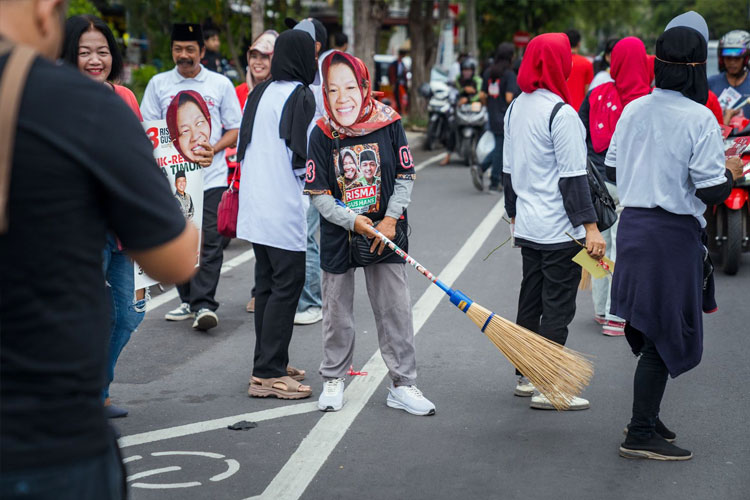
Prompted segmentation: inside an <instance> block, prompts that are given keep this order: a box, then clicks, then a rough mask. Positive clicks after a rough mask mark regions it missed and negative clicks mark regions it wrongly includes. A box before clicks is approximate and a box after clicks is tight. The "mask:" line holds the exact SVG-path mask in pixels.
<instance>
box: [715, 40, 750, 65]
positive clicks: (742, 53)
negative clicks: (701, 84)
mask: <svg viewBox="0 0 750 500" xmlns="http://www.w3.org/2000/svg"><path fill="white" fill-rule="evenodd" d="M718 56H719V71H726V67H725V66H724V56H727V57H743V58H744V62H743V64H742V65H743V66H744V67H747V63H748V57H750V33H748V32H747V31H744V30H732V31H730V32H729V33H727V34H726V35H724V36H723V37H721V40H719V53H718Z"/></svg>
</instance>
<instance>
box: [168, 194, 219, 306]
mask: <svg viewBox="0 0 750 500" xmlns="http://www.w3.org/2000/svg"><path fill="white" fill-rule="evenodd" d="M224 191H226V188H223V187H218V188H213V189H209V190H207V191H205V192H204V193H203V228H202V231H201V233H202V234H201V243H202V245H201V260H200V267H199V268H198V272H197V273H195V275H194V276H193V277H192V278H190V281H188V282H187V283H185V284H182V285H178V286H177V292H178V293H179V294H180V301H181V302H187V303H188V304H190V309H191V310H192V311H197V310H199V309H202V308H208V309H210V310H212V311H215V310H217V309H218V308H219V303H218V302H216V298H215V296H216V287H217V286H219V277H220V276H221V264H222V263H223V262H224V247H223V245H222V240H223V237H222V236H221V235H220V234H219V231H218V229H217V228H216V213H217V209H218V207H219V202H220V201H221V195H222V194H224Z"/></svg>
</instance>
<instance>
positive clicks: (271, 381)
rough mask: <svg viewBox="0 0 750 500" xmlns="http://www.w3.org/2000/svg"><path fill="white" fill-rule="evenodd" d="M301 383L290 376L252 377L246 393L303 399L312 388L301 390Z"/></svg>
mask: <svg viewBox="0 0 750 500" xmlns="http://www.w3.org/2000/svg"><path fill="white" fill-rule="evenodd" d="M300 387H302V384H300V383H299V382H297V381H296V380H293V379H292V378H291V377H279V378H257V377H253V379H252V383H251V384H250V388H249V389H248V390H247V394H248V396H250V397H253V398H267V397H269V396H271V397H275V398H279V399H304V398H308V397H310V395H312V389H308V390H307V391H301V390H300Z"/></svg>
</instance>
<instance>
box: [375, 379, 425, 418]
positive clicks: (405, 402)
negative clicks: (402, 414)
mask: <svg viewBox="0 0 750 500" xmlns="http://www.w3.org/2000/svg"><path fill="white" fill-rule="evenodd" d="M385 404H387V405H388V406H390V407H391V408H397V409H399V410H405V411H407V412H409V413H411V414H412V415H434V414H435V405H434V404H432V401H430V400H429V399H427V398H426V397H424V396H423V395H422V391H420V390H419V389H417V386H416V385H401V386H398V387H394V386H393V384H391V386H390V387H389V388H388V399H386V402H385Z"/></svg>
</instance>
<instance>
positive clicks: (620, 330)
mask: <svg viewBox="0 0 750 500" xmlns="http://www.w3.org/2000/svg"><path fill="white" fill-rule="evenodd" d="M652 75H653V62H651V61H649V58H648V56H647V55H646V47H645V46H644V45H643V42H642V41H641V40H639V39H638V38H636V37H633V36H630V37H627V38H623V39H622V40H620V41H619V42H617V44H616V45H615V46H614V48H613V49H612V56H611V67H610V76H611V77H612V79H613V80H614V81H613V82H609V83H605V84H603V85H600V86H598V87H596V88H594V89H593V90H592V91H591V92H589V95H587V96H586V99H584V101H583V104H582V105H581V109H580V110H579V111H578V116H580V117H581V121H582V122H583V125H584V126H585V127H586V145H587V147H588V158H589V161H590V162H591V165H592V166H593V167H594V168H596V169H597V170H598V171H599V173H600V174H601V176H602V179H606V178H607V174H606V168H605V166H604V158H605V157H606V156H607V149H608V148H609V142H610V141H611V140H612V134H614V133H615V126H616V125H617V121H618V120H619V119H620V115H622V111H623V109H625V106H627V105H628V104H629V103H630V102H632V101H634V100H635V99H638V98H639V97H643V96H644V95H647V94H650V93H651V80H653V76H652ZM605 185H606V186H607V189H608V190H609V193H610V194H611V195H612V198H613V199H614V200H615V202H617V203H618V207H619V198H618V196H617V189H616V188H615V185H614V184H613V183H610V182H605ZM616 235H617V223H616V222H615V224H614V225H613V226H612V227H611V228H609V229H607V230H606V231H603V232H602V236H603V237H604V241H606V243H607V257H609V258H610V259H612V260H615V250H616V248H615V238H616ZM611 286H612V280H611V278H609V277H608V278H605V279H599V280H594V282H593V283H592V288H593V290H592V294H591V295H592V298H593V299H594V320H595V321H596V322H597V323H599V324H600V325H602V334H604V335H607V336H609V337H621V336H623V335H625V321H623V320H622V318H618V317H617V316H615V315H613V314H610V312H609V306H610V293H609V292H610V287H611Z"/></svg>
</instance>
